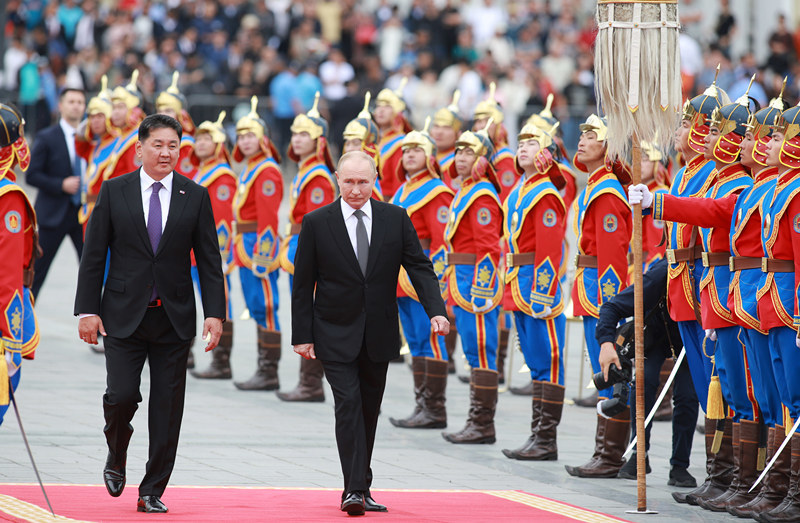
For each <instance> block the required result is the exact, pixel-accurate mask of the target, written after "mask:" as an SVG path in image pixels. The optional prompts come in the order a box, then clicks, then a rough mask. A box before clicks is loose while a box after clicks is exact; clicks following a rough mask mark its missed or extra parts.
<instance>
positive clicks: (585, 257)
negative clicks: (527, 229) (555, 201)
mask: <svg viewBox="0 0 800 523" xmlns="http://www.w3.org/2000/svg"><path fill="white" fill-rule="evenodd" d="M580 130H581V138H580V141H579V142H578V152H577V154H576V155H575V166H576V167H578V168H579V169H581V170H582V171H584V172H586V173H588V174H589V179H588V181H587V183H586V187H585V188H584V189H583V190H582V191H581V192H580V194H578V197H577V198H576V199H575V202H574V203H573V212H572V216H573V218H572V219H573V230H574V231H575V236H576V237H577V241H578V256H577V258H576V264H575V265H576V266H577V269H578V270H577V272H576V274H575V283H574V285H573V286H572V307H573V314H574V315H575V316H582V317H583V332H584V337H585V339H586V349H587V351H588V353H589V362H590V363H591V365H592V371H593V372H595V373H597V372H599V371H600V364H599V361H598V357H599V356H600V345H599V344H598V343H597V340H596V339H595V332H594V331H595V327H596V325H597V318H598V317H599V311H600V306H601V305H602V304H603V303H605V302H607V301H608V300H610V299H611V298H613V297H614V296H616V294H617V293H618V292H619V291H621V290H622V289H624V288H625V284H626V276H627V274H628V259H627V254H628V248H629V246H630V241H631V227H632V226H631V209H630V206H629V205H628V199H627V198H626V194H625V189H624V188H623V185H627V184H628V183H630V176H629V172H628V170H627V168H626V166H625V165H624V164H623V163H622V162H621V161H620V160H618V159H615V158H609V157H608V154H607V143H606V138H607V137H608V124H607V123H606V122H605V120H603V119H602V118H600V117H598V116H597V115H594V114H593V115H591V116H589V118H588V119H587V120H586V122H584V123H582V124H581V126H580ZM609 392H610V391H609V390H602V391H599V394H600V397H601V398H608V397H609V396H610V394H609ZM629 421H630V410H629V409H628V408H626V409H625V410H624V411H623V412H621V413H619V414H617V415H616V416H613V417H611V418H606V417H605V416H602V415H600V414H599V413H598V415H597V431H596V433H595V449H594V455H593V456H592V458H591V459H590V460H589V462H588V463H586V464H584V465H582V466H580V467H573V466H566V469H567V472H569V474H570V475H572V476H578V477H588V478H607V477H616V475H617V473H618V472H619V469H620V468H621V467H622V465H623V463H624V462H623V460H622V454H623V453H624V452H625V445H626V444H627V442H628V430H629Z"/></svg>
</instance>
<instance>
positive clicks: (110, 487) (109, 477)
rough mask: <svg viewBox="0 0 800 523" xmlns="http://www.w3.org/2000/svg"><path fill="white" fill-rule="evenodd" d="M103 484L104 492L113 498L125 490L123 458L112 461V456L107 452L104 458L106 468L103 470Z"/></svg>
mask: <svg viewBox="0 0 800 523" xmlns="http://www.w3.org/2000/svg"><path fill="white" fill-rule="evenodd" d="M103 483H105V485H106V490H107V491H108V493H109V494H111V496H113V497H115V498H116V497H119V495H120V494H122V491H123V490H124V489H125V456H124V455H123V456H122V459H120V460H117V459H114V455H113V454H112V453H111V451H109V453H108V457H107V458H106V466H105V468H103Z"/></svg>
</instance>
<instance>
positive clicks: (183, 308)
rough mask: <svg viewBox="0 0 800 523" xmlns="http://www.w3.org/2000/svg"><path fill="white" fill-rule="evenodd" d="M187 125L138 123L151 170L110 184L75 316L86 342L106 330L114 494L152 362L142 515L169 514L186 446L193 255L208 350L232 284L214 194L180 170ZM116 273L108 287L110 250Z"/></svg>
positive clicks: (89, 246)
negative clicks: (171, 485)
mask: <svg viewBox="0 0 800 523" xmlns="http://www.w3.org/2000/svg"><path fill="white" fill-rule="evenodd" d="M180 139H181V125H180V123H178V121H177V120H175V119H174V118H172V117H170V116H166V115H161V114H155V115H152V116H148V117H147V118H145V119H144V121H142V123H141V125H140V126H139V141H138V142H137V143H136V153H137V157H138V158H139V159H141V162H142V167H141V168H140V169H137V170H136V171H133V172H131V173H128V174H125V175H123V176H119V177H117V178H114V179H111V180H108V181H106V182H104V183H103V185H102V187H101V189H100V195H99V196H98V198H97V203H96V205H95V208H94V212H93V213H92V216H91V218H90V219H89V224H88V227H87V229H86V246H85V250H84V256H83V258H82V259H81V265H80V270H79V272H78V291H77V294H76V297H75V314H76V315H80V322H79V326H78V331H79V333H80V337H81V339H82V340H84V341H85V342H87V343H91V344H95V343H97V332H98V331H99V332H100V333H101V334H102V335H103V336H105V340H104V342H105V356H106V372H107V386H106V393H105V395H104V396H103V410H104V414H105V420H106V425H105V428H104V429H103V432H104V433H105V435H106V442H107V443H108V458H107V461H106V465H105V469H104V470H103V479H104V482H105V485H106V488H107V489H108V493H109V494H111V495H112V496H115V497H116V496H119V495H120V494H122V490H123V488H124V487H125V461H126V456H127V449H128V442H129V441H130V438H131V435H132V434H133V427H132V426H131V425H130V421H131V419H133V414H134V412H136V409H137V407H138V403H139V402H140V401H141V400H142V397H141V394H140V392H139V384H140V381H141V373H142V367H143V366H144V362H145V360H149V364H150V405H149V409H148V414H149V420H148V425H149V429H150V456H149V460H148V462H147V468H146V472H145V476H144V478H143V479H142V481H141V483H140V485H139V500H138V503H137V510H138V511H139V512H167V507H166V506H165V505H164V504H163V503H162V502H161V495H162V494H163V493H164V489H165V488H166V486H167V482H168V481H169V477H170V474H171V473H172V468H173V466H174V464H175V455H176V453H177V449H178V436H179V434H180V426H181V418H182V416H183V402H184V394H185V390H186V359H187V357H188V355H189V347H190V346H191V340H192V338H193V337H194V335H195V329H196V326H195V302H194V290H193V287H192V275H191V258H190V253H191V252H192V250H194V256H195V260H196V261H197V270H198V273H199V278H200V288H201V297H202V301H203V312H204V315H205V322H204V324H203V338H207V336H208V338H207V339H208V340H209V341H208V345H207V346H206V351H210V350H211V349H213V348H214V347H215V346H216V345H217V343H218V342H219V338H220V334H221V333H222V318H225V289H224V285H223V275H222V268H221V267H222V262H221V260H220V254H219V247H218V245H217V233H216V229H215V227H214V215H213V213H212V210H211V200H210V198H209V196H208V191H207V190H206V189H205V188H204V187H201V186H199V185H197V184H196V183H194V182H193V181H191V180H189V179H188V178H186V177H184V176H176V175H175V172H174V168H175V165H176V164H177V162H178V156H179V153H180ZM109 250H110V253H111V254H110V265H109V270H108V278H107V280H106V282H105V287H104V285H103V274H104V271H105V263H106V253H107V252H109Z"/></svg>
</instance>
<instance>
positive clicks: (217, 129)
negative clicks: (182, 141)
mask: <svg viewBox="0 0 800 523" xmlns="http://www.w3.org/2000/svg"><path fill="white" fill-rule="evenodd" d="M225 115H226V113H225V111H221V112H220V113H219V116H218V117H217V121H216V122H211V121H209V120H206V121H205V122H203V123H201V124H200V125H198V126H197V133H196V134H197V135H200V134H203V133H208V134H209V135H211V141H213V142H214V143H225V142H226V140H227V136H226V134H225V130H224V127H223V126H222V121H223V120H225Z"/></svg>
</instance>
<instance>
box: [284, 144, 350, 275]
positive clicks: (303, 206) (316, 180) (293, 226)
mask: <svg viewBox="0 0 800 523" xmlns="http://www.w3.org/2000/svg"><path fill="white" fill-rule="evenodd" d="M332 177H333V173H331V172H330V170H329V169H328V167H327V165H325V163H324V162H323V161H321V160H320V159H319V158H317V157H316V156H311V157H309V158H306V159H305V160H302V161H301V162H300V165H299V167H298V170H297V174H296V175H295V177H294V179H293V180H292V186H291V187H290V189H289V233H288V234H287V235H286V238H285V239H284V240H283V245H282V246H281V253H280V264H281V268H282V269H283V270H285V271H286V272H288V273H289V274H294V254H295V250H296V249H297V235H298V234H299V233H300V226H301V224H302V223H303V216H305V215H306V214H308V213H310V212H311V211H313V210H316V209H319V208H320V207H323V206H325V205H328V204H329V203H331V202H333V200H334V199H335V198H336V187H335V186H334V182H333V178H332Z"/></svg>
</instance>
